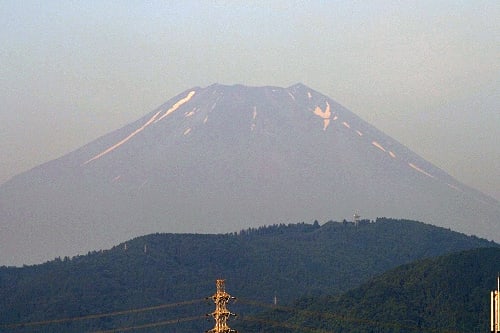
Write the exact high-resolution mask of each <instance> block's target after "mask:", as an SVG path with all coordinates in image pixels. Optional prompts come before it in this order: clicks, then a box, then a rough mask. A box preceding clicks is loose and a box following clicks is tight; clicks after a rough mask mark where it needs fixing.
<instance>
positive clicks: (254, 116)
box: [250, 106, 257, 131]
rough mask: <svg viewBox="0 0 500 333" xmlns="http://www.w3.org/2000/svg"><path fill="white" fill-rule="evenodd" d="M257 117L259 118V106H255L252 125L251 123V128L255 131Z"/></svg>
mask: <svg viewBox="0 0 500 333" xmlns="http://www.w3.org/2000/svg"><path fill="white" fill-rule="evenodd" d="M255 118H257V107H256V106H254V107H253V114H252V120H253V122H252V125H250V130H251V131H253V130H254V129H255Z"/></svg>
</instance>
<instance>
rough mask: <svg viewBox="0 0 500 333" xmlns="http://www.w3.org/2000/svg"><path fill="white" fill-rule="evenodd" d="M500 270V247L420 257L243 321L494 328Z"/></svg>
mask: <svg viewBox="0 0 500 333" xmlns="http://www.w3.org/2000/svg"><path fill="white" fill-rule="evenodd" d="M499 271H500V248H498V247H495V248H481V249H473V250H468V251H464V252H459V253H454V254H451V255H446V256H442V257H439V258H433V259H424V260H419V261H416V262H414V263H411V264H406V265H402V266H400V267H398V268H396V269H393V270H390V271H388V272H386V273H384V274H382V275H380V276H377V277H375V278H373V279H371V280H370V281H368V282H366V283H364V284H363V285H361V286H360V287H358V288H355V289H352V290H350V291H348V292H346V293H344V294H342V295H337V296H325V297H310V298H302V299H300V300H298V301H296V302H295V303H294V304H293V305H292V306H290V307H282V308H281V307H277V308H276V309H273V310H272V311H269V312H266V313H264V314H260V315H259V316H256V317H255V318H254V321H253V322H252V321H245V322H242V324H241V326H240V327H241V331H242V332H277V333H285V332H286V333H292V332H305V331H309V330H311V331H312V330H314V331H315V332H316V331H318V332H336V333H337V332H338V333H355V332H386V333H396V332H398V333H400V332H450V333H451V332H464V333H465V332H469V333H473V332H489V315H490V298H489V297H490V295H489V293H490V291H491V290H494V289H496V288H497V280H496V277H497V274H498V272H499ZM272 323H279V325H276V326H272ZM287 327H288V328H287Z"/></svg>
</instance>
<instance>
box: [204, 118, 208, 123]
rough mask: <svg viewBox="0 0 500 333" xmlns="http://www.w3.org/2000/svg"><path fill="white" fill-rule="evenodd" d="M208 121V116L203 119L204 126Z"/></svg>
mask: <svg viewBox="0 0 500 333" xmlns="http://www.w3.org/2000/svg"><path fill="white" fill-rule="evenodd" d="M207 121H208V116H206V117H205V119H203V123H204V124H206V123H207Z"/></svg>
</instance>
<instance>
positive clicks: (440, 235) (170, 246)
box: [0, 218, 496, 332]
mask: <svg viewBox="0 0 500 333" xmlns="http://www.w3.org/2000/svg"><path fill="white" fill-rule="evenodd" d="M488 246H489V247H491V246H496V244H495V243H492V242H488V241H486V240H483V239H479V238H476V237H469V236H465V235H463V234H459V233H456V232H452V231H450V230H447V229H443V228H439V227H435V226H431V225H427V224H424V223H420V222H415V221H407V220H394V219H387V218H379V219H377V220H376V221H375V222H374V223H370V221H362V223H360V225H358V226H354V225H353V224H352V223H337V222H328V223H325V224H324V225H322V226H320V225H319V224H318V223H316V222H315V223H314V224H306V223H299V224H290V225H274V226H268V227H261V228H257V229H249V230H244V231H241V232H239V233H231V234H219V235H206V234H152V235H148V236H144V237H139V238H136V239H133V240H130V241H128V242H126V243H123V244H120V245H118V246H115V247H113V248H112V249H110V250H105V251H99V252H93V253H89V254H88V255H83V256H78V257H74V258H62V259H60V258H58V259H56V260H53V261H50V262H47V263H45V264H42V265H35V266H26V267H22V268H14V267H2V268H0V331H2V329H5V330H7V331H9V332H11V331H13V332H38V331H40V328H41V327H43V331H44V332H60V331H72V332H80V331H82V332H83V331H85V332H89V331H95V330H103V329H111V328H115V327H127V326H134V325H142V324H145V323H151V322H155V321H162V320H163V321H168V320H173V319H179V318H187V317H192V316H199V315H204V314H205V313H207V312H210V311H212V310H213V305H210V304H209V303H205V302H204V301H202V299H203V298H204V297H205V296H210V295H212V294H213V293H214V291H215V279H217V278H224V279H226V285H227V290H228V292H230V293H231V294H232V295H233V296H236V297H238V298H240V299H241V302H240V303H237V304H235V305H233V308H234V309H233V311H235V312H238V313H240V314H242V315H243V316H242V317H244V315H246V314H251V313H255V312H256V311H262V308H255V306H253V307H252V306H249V305H248V304H249V303H248V302H247V303H245V300H248V301H251V302H256V303H258V304H271V302H272V301H273V298H274V296H276V298H277V300H278V303H279V304H280V305H286V304H291V303H292V302H293V301H294V300H296V299H297V298H299V297H312V296H314V297H319V296H325V295H339V294H340V293H342V292H345V291H347V290H349V289H352V288H355V287H358V286H360V285H361V284H362V283H364V282H366V281H368V279H370V278H372V277H374V276H376V275H380V274H381V273H383V272H385V271H387V270H389V269H392V268H395V267H396V266H399V265H401V264H405V263H410V262H412V261H414V260H418V259H423V258H431V257H435V256H439V255H443V254H447V253H451V252H457V251H462V250H466V249H472V248H478V247H488ZM178 302H187V303H182V304H178V305H176V306H171V307H165V308H162V309H161V311H144V312H133V313H126V314H124V315H119V314H115V315H113V316H102V317H97V316H96V317H92V318H91V317H89V318H87V319H85V320H83V319H80V320H66V321H62V322H60V323H55V322H50V323H47V324H43V325H42V324H40V325H32V326H29V325H24V326H21V325H15V324H16V323H27V322H37V321H46V320H53V319H58V318H76V317H78V318H80V317H82V316H93V315H96V314H103V313H111V312H117V311H124V310H129V309H141V308H145V307H151V306H157V305H164V304H173V303H178ZM183 325H184V326H183ZM210 325H211V323H207V322H206V321H205V320H203V319H198V320H192V321H190V322H189V323H186V324H178V325H175V327H176V329H181V331H183V332H187V331H189V332H197V331H198V332H199V331H203V330H205V329H208V328H210ZM172 327H173V326H172ZM160 330H161V328H159V331H160ZM148 331H152V330H151V329H150V330H148Z"/></svg>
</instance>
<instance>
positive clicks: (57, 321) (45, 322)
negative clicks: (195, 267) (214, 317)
mask: <svg viewBox="0 0 500 333" xmlns="http://www.w3.org/2000/svg"><path fill="white" fill-rule="evenodd" d="M204 301H205V299H203V298H202V299H195V300H191V301H184V302H177V303H169V304H161V305H155V306H149V307H144V308H135V309H128V310H121V311H114V312H107V313H97V314H91V315H86V316H80V317H69V318H60V319H51V320H42V321H33V322H20V323H12V324H2V325H0V328H17V327H31V326H43V325H50V324H61V323H67V322H72V321H82V320H89V319H98V318H104V317H114V316H121V315H126V314H131V313H140V312H146V311H155V310H161V309H166V308H171V307H176V306H182V305H190V304H196V303H201V302H204Z"/></svg>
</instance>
